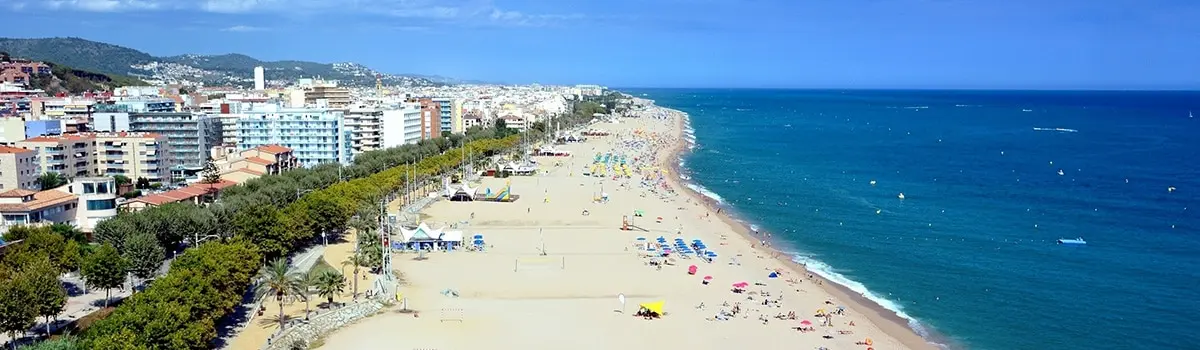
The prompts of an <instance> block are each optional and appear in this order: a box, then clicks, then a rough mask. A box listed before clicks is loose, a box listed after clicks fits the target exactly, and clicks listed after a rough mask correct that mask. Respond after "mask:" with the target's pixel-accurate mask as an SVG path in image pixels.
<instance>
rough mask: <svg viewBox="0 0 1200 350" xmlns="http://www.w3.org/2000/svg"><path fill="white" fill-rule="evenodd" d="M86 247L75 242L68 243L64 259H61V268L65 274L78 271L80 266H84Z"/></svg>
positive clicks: (64, 248)
mask: <svg viewBox="0 0 1200 350" xmlns="http://www.w3.org/2000/svg"><path fill="white" fill-rule="evenodd" d="M85 249H86V248H85V246H81V245H79V243H77V242H75V241H67V244H66V246H64V247H63V252H62V258H61V259H59V263H60V264H62V265H61V266H59V267H60V268H61V269H62V270H63V271H64V272H72V271H78V270H79V266H80V265H81V264H83V253H84V250H85Z"/></svg>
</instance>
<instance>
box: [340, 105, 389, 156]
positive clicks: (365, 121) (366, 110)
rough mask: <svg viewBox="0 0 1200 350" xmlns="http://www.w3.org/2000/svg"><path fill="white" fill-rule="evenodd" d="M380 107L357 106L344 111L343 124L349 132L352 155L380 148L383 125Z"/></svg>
mask: <svg viewBox="0 0 1200 350" xmlns="http://www.w3.org/2000/svg"><path fill="white" fill-rule="evenodd" d="M383 112H384V110H383V109H382V108H377V107H366V106H357V107H353V108H350V109H349V110H348V111H347V112H346V117H345V126H346V129H347V130H350V132H351V138H350V140H351V144H352V145H353V151H352V153H353V155H354V156H357V155H359V154H362V153H363V152H368V151H373V150H377V149H380V148H381V146H382V130H381V127H382V126H383Z"/></svg>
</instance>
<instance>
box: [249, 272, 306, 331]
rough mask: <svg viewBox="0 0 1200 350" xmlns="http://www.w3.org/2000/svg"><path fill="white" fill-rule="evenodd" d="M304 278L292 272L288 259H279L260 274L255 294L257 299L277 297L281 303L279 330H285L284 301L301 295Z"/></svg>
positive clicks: (276, 299)
mask: <svg viewBox="0 0 1200 350" xmlns="http://www.w3.org/2000/svg"><path fill="white" fill-rule="evenodd" d="M301 278H303V277H302V276H300V275H299V274H298V273H296V272H295V271H292V269H291V267H289V266H288V262H287V259H285V258H278V259H275V260H274V261H272V262H271V263H270V264H267V265H266V266H263V268H262V271H261V272H259V279H260V280H261V282H259V284H258V287H257V288H255V290H254V294H255V296H257V297H262V296H265V295H268V294H271V295H275V301H277V302H279V329H281V330H282V329H283V328H284V322H283V321H284V319H283V300H284V298H286V297H287V296H289V295H292V294H299V293H301V291H300V288H299V287H300V286H299V283H297V282H296V281H298V280H299V279H301Z"/></svg>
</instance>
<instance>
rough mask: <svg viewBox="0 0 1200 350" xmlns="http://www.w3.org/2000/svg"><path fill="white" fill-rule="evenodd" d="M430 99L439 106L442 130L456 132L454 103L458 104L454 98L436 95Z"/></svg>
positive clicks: (439, 123) (439, 124)
mask: <svg viewBox="0 0 1200 350" xmlns="http://www.w3.org/2000/svg"><path fill="white" fill-rule="evenodd" d="M430 100H431V101H432V102H433V103H436V104H437V106H438V127H439V128H440V129H441V130H442V131H449V132H454V105H455V104H456V103H455V102H454V99H452V98H448V97H435V98H432V99H430ZM460 117H461V116H460ZM438 135H441V133H438Z"/></svg>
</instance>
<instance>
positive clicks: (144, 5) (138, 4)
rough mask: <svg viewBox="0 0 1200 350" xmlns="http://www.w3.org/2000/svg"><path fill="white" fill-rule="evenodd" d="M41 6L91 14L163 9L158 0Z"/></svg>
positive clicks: (61, 1)
mask: <svg viewBox="0 0 1200 350" xmlns="http://www.w3.org/2000/svg"><path fill="white" fill-rule="evenodd" d="M41 4H43V5H44V6H46V7H48V8H51V9H66V10H78V11H91V12H122V11H137V10H154V9H158V8H160V7H161V4H160V3H159V2H158V0H46V1H44V2H41Z"/></svg>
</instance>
